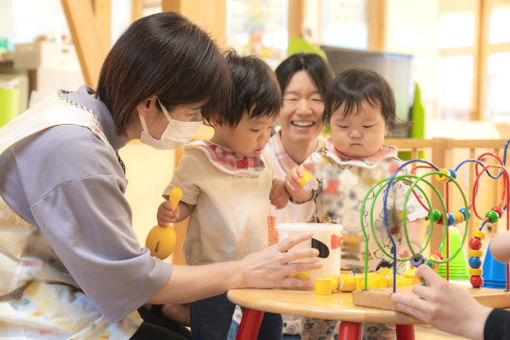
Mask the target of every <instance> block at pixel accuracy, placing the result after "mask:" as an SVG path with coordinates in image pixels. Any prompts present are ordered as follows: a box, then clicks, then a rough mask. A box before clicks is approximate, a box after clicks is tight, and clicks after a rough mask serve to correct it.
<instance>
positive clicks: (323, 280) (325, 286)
mask: <svg viewBox="0 0 510 340" xmlns="http://www.w3.org/2000/svg"><path fill="white" fill-rule="evenodd" d="M337 282H338V280H337ZM334 284H335V283H334V281H333V279H332V278H331V277H318V278H316V279H315V294H319V295H331V294H332V293H333V292H334V291H335V290H336V287H335V285H334Z"/></svg>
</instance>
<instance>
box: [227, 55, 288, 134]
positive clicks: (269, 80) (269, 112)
mask: <svg viewBox="0 0 510 340" xmlns="http://www.w3.org/2000/svg"><path fill="white" fill-rule="evenodd" d="M225 58H226V60H227V66H228V69H229V70H230V74H231V78H232V96H231V102H230V107H229V108H228V109H227V110H226V111H225V112H222V113H220V117H221V119H222V121H224V122H225V123H227V124H229V125H230V126H231V127H236V126H237V124H239V122H240V121H241V119H242V118H243V113H244V112H245V111H246V112H248V117H249V118H250V119H251V118H255V117H263V116H267V117H275V118H276V117H277V116H278V114H279V113H280V106H281V101H282V95H281V92H280V87H279V86H278V83H277V81H276V77H275V75H274V72H273V70H271V68H270V67H269V65H267V64H266V63H265V62H264V61H263V60H262V59H260V58H258V57H256V56H240V55H238V54H237V53H236V52H235V51H233V50H229V51H227V52H226V53H225Z"/></svg>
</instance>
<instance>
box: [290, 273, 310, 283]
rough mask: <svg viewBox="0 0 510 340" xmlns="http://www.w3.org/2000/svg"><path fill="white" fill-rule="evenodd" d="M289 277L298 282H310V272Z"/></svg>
mask: <svg viewBox="0 0 510 340" xmlns="http://www.w3.org/2000/svg"><path fill="white" fill-rule="evenodd" d="M289 276H290V277H293V278H295V279H298V280H303V281H310V272H309V271H308V272H299V273H295V274H290V275H289Z"/></svg>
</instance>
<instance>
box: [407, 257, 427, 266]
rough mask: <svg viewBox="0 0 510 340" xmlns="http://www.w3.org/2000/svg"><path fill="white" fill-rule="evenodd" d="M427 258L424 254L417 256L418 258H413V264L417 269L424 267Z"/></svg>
mask: <svg viewBox="0 0 510 340" xmlns="http://www.w3.org/2000/svg"><path fill="white" fill-rule="evenodd" d="M425 260H426V259H425V258H424V257H423V255H422V254H416V256H411V264H412V265H413V266H415V267H418V266H419V265H422V264H423V262H425Z"/></svg>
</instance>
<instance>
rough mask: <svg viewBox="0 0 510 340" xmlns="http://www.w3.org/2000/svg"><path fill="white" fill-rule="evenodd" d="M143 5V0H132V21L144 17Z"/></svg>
mask: <svg viewBox="0 0 510 340" xmlns="http://www.w3.org/2000/svg"><path fill="white" fill-rule="evenodd" d="M143 6H144V1H143V0H131V21H136V20H138V19H140V18H141V17H142V14H143Z"/></svg>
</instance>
